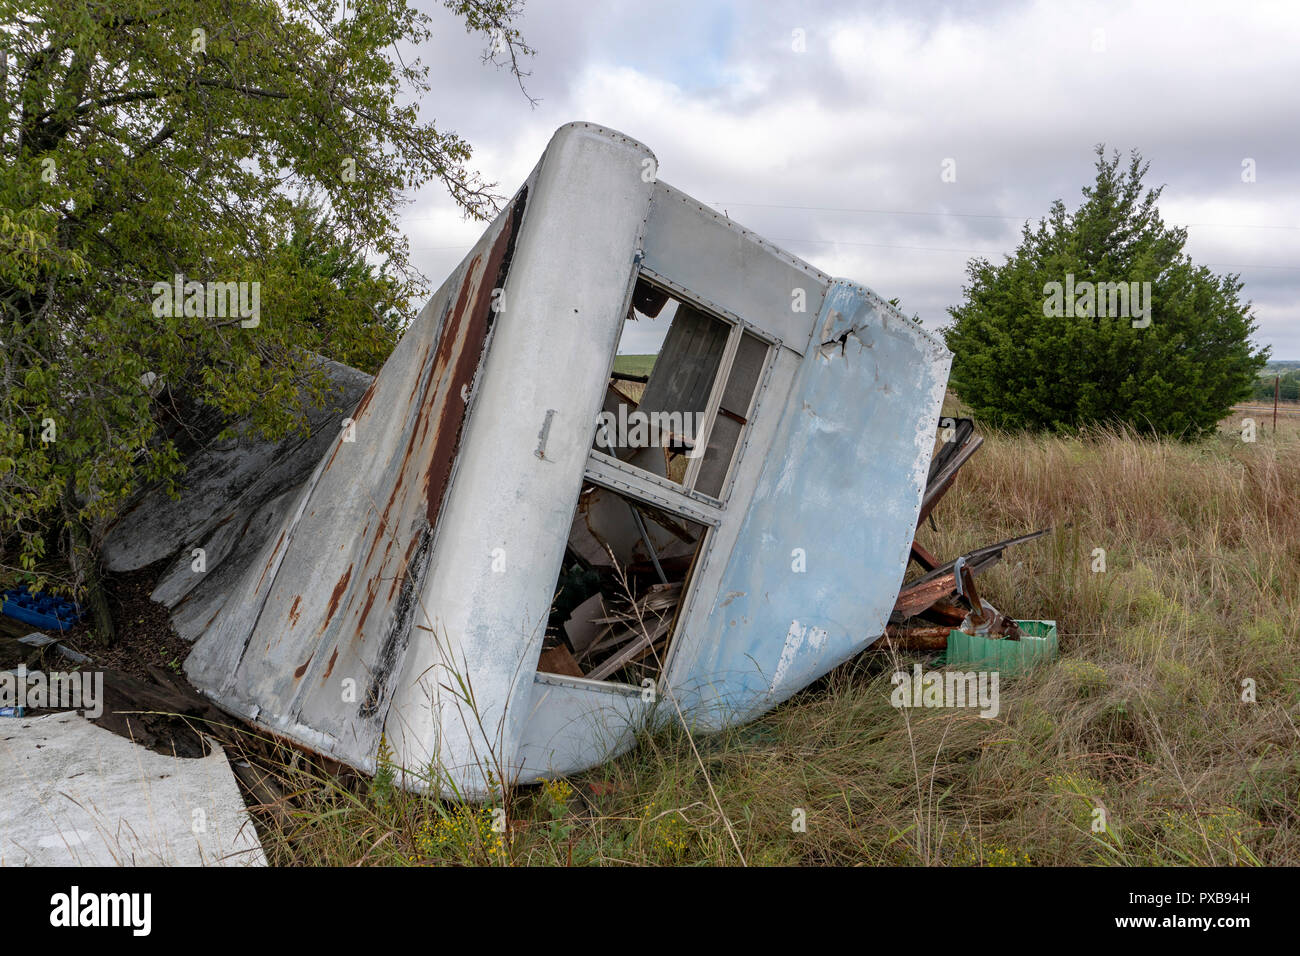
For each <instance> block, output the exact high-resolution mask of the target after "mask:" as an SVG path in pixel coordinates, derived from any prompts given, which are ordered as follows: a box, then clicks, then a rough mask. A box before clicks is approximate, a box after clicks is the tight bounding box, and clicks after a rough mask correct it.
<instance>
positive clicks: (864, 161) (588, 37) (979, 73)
mask: <svg viewBox="0 0 1300 956" xmlns="http://www.w3.org/2000/svg"><path fill="white" fill-rule="evenodd" d="M429 12H430V14H431V15H432V16H433V17H434V19H435V23H436V24H437V26H438V30H437V33H436V35H435V37H434V39H433V41H432V42H431V43H430V44H428V45H427V47H426V48H424V49H421V50H419V51H413V52H418V54H419V56H420V58H421V59H422V60H423V61H424V62H425V63H427V64H429V65H430V66H431V68H432V77H433V80H434V90H433V92H432V94H431V95H430V96H429V97H428V99H427V101H426V102H424V103H422V104H421V106H422V112H423V113H424V115H426V116H427V117H431V118H436V119H437V121H438V122H439V123H440V124H442V125H444V126H445V127H447V128H449V129H454V130H456V131H457V132H458V133H460V134H461V135H462V136H464V137H465V138H467V139H468V140H469V141H470V142H471V143H473V144H474V146H475V149H476V153H475V158H474V165H475V166H476V168H478V169H479V170H481V171H482V173H483V174H484V176H485V177H486V178H488V179H490V180H495V181H498V182H499V183H500V184H501V187H502V191H503V192H509V191H511V190H513V189H514V187H515V186H516V185H517V184H518V183H519V182H520V181H521V180H522V179H523V177H524V176H526V175H527V173H528V171H529V170H530V169H531V168H532V166H533V164H534V163H535V162H536V160H537V157H538V156H539V155H540V153H541V151H542V149H544V147H545V145H546V141H547V139H548V138H549V136H550V134H551V132H553V131H554V129H555V128H556V127H558V126H560V125H562V124H563V123H565V122H569V121H571V120H575V119H582V120H590V121H592V122H596V123H600V124H602V125H605V126H610V127H613V128H615V129H619V130H621V131H623V132H625V133H627V134H628V135H630V136H633V137H636V138H637V139H640V140H641V141H642V142H644V143H646V144H647V145H648V146H649V147H650V148H651V149H652V150H654V151H655V153H656V155H657V156H658V159H659V169H660V173H661V175H662V176H663V178H664V179H665V180H667V181H668V182H670V183H672V184H673V185H674V186H677V187H678V188H680V189H684V190H685V191H687V192H688V193H691V194H692V195H694V196H696V197H697V198H699V199H700V200H703V201H705V202H716V203H719V207H718V208H726V209H727V211H728V213H729V214H730V215H731V216H732V218H734V219H736V220H738V221H740V222H742V223H744V224H745V225H746V226H748V227H750V228H752V229H755V230H756V231H758V232H760V233H762V234H764V235H766V236H768V237H770V238H772V239H773V240H776V241H780V242H781V243H782V244H783V245H785V246H786V247H787V248H788V249H790V251H792V252H794V253H795V254H796V255H799V256H801V257H803V258H805V259H807V260H808V261H809V262H811V263H813V264H814V265H816V266H818V267H819V268H822V269H824V270H826V271H828V272H831V273H833V274H836V275H843V276H847V277H849V278H853V279H856V280H858V281H862V282H865V283H866V284H868V285H870V286H871V287H872V288H874V289H875V290H876V291H877V292H879V293H881V294H882V295H884V296H886V297H893V296H900V297H901V298H902V299H903V304H904V307H905V308H906V309H907V310H908V311H909V312H913V311H914V312H919V313H920V315H921V317H922V319H923V320H924V321H925V322H926V324H927V325H929V326H931V327H938V326H940V325H943V324H945V323H946V322H947V312H946V310H947V308H948V306H950V305H953V304H955V303H957V302H959V301H960V298H961V286H962V283H963V280H964V278H965V265H966V262H967V260H968V259H969V258H971V256H972V255H975V254H981V255H985V256H987V257H988V258H990V259H992V260H994V261H1000V260H1001V257H1002V255H1004V254H1005V253H1008V252H1010V251H1011V250H1012V249H1013V248H1014V246H1015V244H1016V242H1017V240H1018V238H1019V231H1020V221H1021V220H1020V218H1019V217H1025V216H1028V217H1032V218H1035V219H1036V218H1037V217H1039V216H1042V215H1043V214H1045V213H1046V211H1047V208H1048V205H1049V204H1050V203H1051V201H1052V200H1053V199H1057V198H1060V199H1063V200H1064V201H1065V202H1066V204H1067V205H1068V206H1073V205H1075V204H1077V203H1078V201H1079V199H1080V196H1079V190H1080V188H1081V187H1082V186H1083V185H1085V184H1086V183H1088V182H1090V181H1091V178H1092V173H1093V161H1094V157H1093V154H1092V149H1093V146H1094V144H1096V143H1098V142H1104V143H1106V144H1107V146H1108V147H1109V148H1117V149H1119V150H1121V151H1122V152H1127V151H1128V150H1129V149H1130V148H1137V149H1138V150H1140V151H1141V152H1142V153H1143V155H1144V156H1145V157H1146V159H1148V160H1149V161H1150V164H1151V169H1150V172H1149V174H1148V181H1149V183H1151V184H1152V185H1159V184H1164V185H1165V192H1164V195H1163V198H1162V201H1161V209H1162V213H1163V215H1164V217H1165V219H1166V221H1167V222H1169V223H1171V224H1176V225H1187V226H1188V229H1189V241H1188V251H1189V252H1190V253H1191V255H1192V256H1193V258H1194V259H1196V260H1197V261H1198V262H1204V263H1206V264H1208V265H1210V266H1211V267H1213V268H1214V269H1215V270H1216V271H1219V272H1225V271H1233V272H1239V273H1241V275H1242V277H1243V279H1244V280H1245V283H1246V287H1245V295H1246V296H1247V297H1248V298H1250V299H1251V300H1252V301H1253V302H1254V304H1255V310H1256V317H1257V320H1258V324H1259V334H1258V336H1257V338H1258V341H1259V342H1260V343H1261V344H1268V345H1271V346H1272V347H1273V351H1274V355H1275V357H1278V358H1300V322H1297V310H1296V306H1295V302H1296V298H1297V295H1296V293H1297V291H1298V289H1300V255H1298V254H1297V253H1300V122H1297V119H1300V111H1298V110H1297V107H1296V97H1295V90H1296V89H1297V88H1300V65H1298V64H1300V58H1297V57H1296V55H1295V52H1294V51H1295V50H1296V49H1297V48H1298V47H1300V7H1295V6H1292V5H1287V4H1265V3H1261V4H1255V5H1251V6H1246V5H1235V6H1223V5H1216V6H1201V5H1196V4H1177V5H1162V4H1149V5H1142V6H1134V5H1128V4H1119V3H1116V4H1085V3H1075V4H1056V3H1043V4H1038V3H1018V4H1007V5H1003V6H992V7H989V6H983V5H981V6H979V7H970V6H967V5H964V4H925V5H919V6H918V5H914V4H883V5H876V4H873V5H871V6H870V7H863V6H861V5H859V4H853V3H824V4H814V3H799V2H777V3H773V4H763V5H758V4H746V3H741V2H725V0H717V2H713V3H709V2H665V3H659V4H653V5H651V4H631V3H628V4H605V5H599V6H597V5H592V4H589V3H581V2H577V0H533V2H532V3H531V4H530V6H529V7H528V9H527V11H526V14H525V17H524V20H523V23H522V28H523V30H524V32H525V35H526V36H527V39H528V41H529V42H530V43H531V44H532V45H533V46H535V47H536V48H537V50H538V55H537V57H536V59H535V60H533V61H532V63H531V69H532V76H531V77H529V78H528V80H527V84H528V87H529V91H530V93H532V95H534V96H536V97H539V98H540V100H541V102H540V104H539V105H538V106H537V108H535V109H533V108H530V106H529V104H528V102H527V101H526V100H525V98H524V97H523V96H522V94H520V92H519V90H518V87H517V86H516V85H515V83H514V80H513V78H512V77H510V76H509V74H508V73H506V72H505V71H501V70H495V69H493V68H492V67H490V66H487V67H485V66H483V65H481V64H480V62H479V58H480V54H481V51H482V44H481V43H480V42H479V41H478V40H477V39H475V38H473V37H470V36H468V35H466V34H465V32H464V30H463V28H462V27H461V26H460V25H459V24H458V22H457V21H456V20H455V18H454V17H452V16H451V15H450V14H448V13H446V12H445V11H443V10H442V9H441V8H437V9H434V8H432V7H430V8H429ZM796 30H802V31H803V36H804V40H805V50H804V51H803V52H796V51H795V50H794V49H793V48H792V47H793V45H794V44H793V42H792V41H793V37H794V35H795V34H794V31H796ZM1098 31H1100V32H1098ZM1248 157H1249V158H1251V159H1253V160H1254V161H1255V164H1256V172H1257V180H1256V182H1254V183H1243V182H1242V181H1241V171H1242V166H1241V164H1242V161H1243V160H1244V159H1246V158H1248ZM945 159H953V160H955V162H956V169H957V180H956V182H942V181H941V179H940V168H941V166H940V164H941V163H942V162H943V161H944V160H945ZM407 213H408V214H407V216H406V219H405V223H406V226H407V229H408V232H409V234H410V236H411V243H412V247H413V249H414V250H415V259H416V261H417V262H418V263H419V264H420V266H421V268H422V270H423V271H424V272H425V273H426V274H427V275H428V276H429V277H430V279H432V280H434V281H435V282H436V281H439V280H440V279H441V278H442V277H443V276H444V275H445V274H446V273H447V272H448V271H450V269H451V268H452V267H453V266H454V265H455V264H456V263H457V262H458V261H459V260H460V258H461V256H462V255H463V254H464V252H465V251H466V250H467V249H468V248H469V245H470V244H471V243H472V241H473V240H474V238H475V237H476V236H477V235H478V233H479V232H480V231H481V229H480V227H479V226H477V225H475V224H473V223H466V222H464V221H463V220H461V219H460V217H459V216H458V214H457V213H456V211H455V209H454V208H453V207H452V204H451V203H450V201H449V200H447V198H446V196H445V195H443V194H441V193H440V192H439V191H438V190H437V189H435V188H433V187H429V188H427V189H425V190H423V191H422V192H421V193H420V194H419V195H418V196H417V197H416V199H415V202H414V203H413V205H412V206H411V207H410V208H409V210H408V211H407ZM1276 227H1285V228H1276Z"/></svg>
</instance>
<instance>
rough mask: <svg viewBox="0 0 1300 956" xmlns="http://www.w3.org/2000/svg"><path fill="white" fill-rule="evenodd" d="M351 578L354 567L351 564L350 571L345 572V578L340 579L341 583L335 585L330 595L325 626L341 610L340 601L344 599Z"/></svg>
mask: <svg viewBox="0 0 1300 956" xmlns="http://www.w3.org/2000/svg"><path fill="white" fill-rule="evenodd" d="M351 578H352V565H350V564H349V565H348V569H347V570H346V571H344V572H343V577H341V578H339V583H338V584H336V585H334V591H333V593H331V594H330V606H329V609H328V610H326V612H325V621H324V623H325V624H328V623H329V622H330V619H331V618H333V617H334V612H335V611H337V610H338V609H339V601H341V600H342V599H343V592H344V591H346V590H347V587H348V581H349V580H350V579H351Z"/></svg>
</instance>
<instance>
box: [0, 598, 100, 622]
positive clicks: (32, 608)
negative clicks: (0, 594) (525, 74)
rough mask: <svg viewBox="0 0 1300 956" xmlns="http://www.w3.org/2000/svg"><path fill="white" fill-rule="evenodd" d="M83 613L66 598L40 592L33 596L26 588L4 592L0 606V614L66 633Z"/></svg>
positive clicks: (78, 606)
mask: <svg viewBox="0 0 1300 956" xmlns="http://www.w3.org/2000/svg"><path fill="white" fill-rule="evenodd" d="M83 613H84V612H83V611H82V609H81V607H80V605H78V604H75V603H74V602H72V601H69V600H67V599H66V598H59V597H51V596H50V595H48V594H44V593H42V592H41V591H37V592H36V593H34V594H33V593H32V592H31V591H28V590H27V589H26V588H10V589H9V590H8V591H5V592H4V603H3V604H0V614H4V615H5V616H7V617H12V618H17V619H18V620H20V621H23V622H25V623H27V624H32V625H35V626H36V627H39V628H43V629H44V630H47V631H66V630H68V629H69V628H70V627H72V626H73V625H75V624H76V623H77V622H78V621H80V620H81V616H82V614H83Z"/></svg>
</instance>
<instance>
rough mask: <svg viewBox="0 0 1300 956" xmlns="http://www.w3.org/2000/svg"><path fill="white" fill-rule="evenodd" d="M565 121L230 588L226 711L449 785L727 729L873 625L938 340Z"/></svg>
mask: <svg viewBox="0 0 1300 956" xmlns="http://www.w3.org/2000/svg"><path fill="white" fill-rule="evenodd" d="M656 171H657V164H656V160H655V157H654V155H653V154H652V153H651V152H650V151H649V150H648V149H647V148H646V147H645V146H643V145H641V144H640V143H638V142H635V141H634V140H632V139H629V138H628V137H626V136H623V135H621V134H619V133H617V132H614V131H611V130H607V129H603V128H601V127H598V126H594V125H591V124H588V123H573V124H570V125H567V126H564V127H562V128H561V129H560V130H558V131H557V132H556V133H555V135H554V137H553V138H552V140H551V142H550V144H549V145H548V147H547V149H546V151H545V153H544V154H543V155H542V157H541V160H540V161H539V162H538V164H537V166H536V168H535V169H534V170H533V172H532V173H531V175H530V176H529V177H528V179H527V181H526V182H525V183H524V184H523V186H522V187H521V188H520V189H519V191H518V192H517V193H516V194H515V195H514V197H513V198H512V199H511V201H510V202H509V204H508V205H507V206H506V207H505V209H504V210H503V211H502V212H501V214H500V215H499V216H498V217H497V219H496V221H495V222H493V223H492V225H491V226H490V227H489V228H488V230H487V231H486V232H485V233H484V235H483V236H482V238H481V239H480V240H479V241H478V243H477V244H476V245H475V247H474V248H473V249H472V250H471V252H470V253H469V255H468V256H467V257H466V259H465V260H464V261H463V262H462V263H461V264H460V266H459V267H458V268H457V269H456V270H455V271H454V272H453V273H452V275H451V276H450V277H448V279H447V280H446V282H444V283H443V285H442V287H441V288H440V289H439V290H438V292H437V293H436V294H435V295H434V296H433V298H432V299H431V300H430V301H429V303H428V304H427V305H426V306H425V308H424V309H423V310H422V311H421V313H420V315H419V316H418V318H417V319H416V321H415V322H414V323H413V324H412V325H411V327H410V328H409V329H408V330H407V332H406V333H405V335H404V336H403V337H402V339H401V341H400V342H399V344H398V346H397V348H396V349H395V351H394V352H393V354H392V356H391V357H390V358H389V359H388V361H387V362H386V364H385V365H384V367H383V368H382V370H381V371H380V372H379V374H378V376H377V377H376V378H375V379H374V381H373V382H372V383H371V384H370V385H369V388H368V389H366V391H365V393H364V394H363V395H362V396H361V398H360V400H359V402H358V403H357V404H356V407H355V410H354V411H352V412H351V414H350V415H349V416H348V417H347V418H346V419H344V421H343V427H341V428H340V429H339V431H338V434H337V435H336V436H335V437H333V438H332V439H331V440H330V442H329V444H328V447H326V448H325V450H324V453H323V455H322V456H321V458H320V460H319V463H318V464H317V465H316V467H315V470H314V471H313V472H312V473H311V474H310V476H309V477H308V478H307V479H306V481H305V482H304V483H303V485H302V488H301V490H300V491H299V492H298V493H297V495H296V498H294V499H293V500H292V501H290V502H289V503H287V504H286V506H285V507H283V508H281V509H279V510H278V511H275V512H273V514H274V515H275V519H276V520H277V521H278V522H279V526H278V527H273V528H272V529H271V533H270V535H269V537H268V538H267V541H266V544H265V546H264V547H263V548H262V550H261V553H260V554H258V555H257V556H256V558H255V560H251V561H250V562H249V563H248V565H247V568H246V569H245V570H244V571H243V573H242V575H241V576H240V577H239V578H238V579H237V580H236V581H235V582H234V583H233V584H232V585H231V587H230V588H229V593H228V595H226V597H225V600H224V601H223V602H222V603H221V604H220V606H219V610H218V611H217V612H216V613H215V614H214V616H213V617H212V618H211V620H210V621H208V622H207V623H206V626H205V627H204V628H203V630H202V632H201V636H200V637H199V639H198V641H197V643H196V645H195V647H194V650H193V652H192V653H191V654H190V656H189V658H188V659H187V661H186V663H185V670H186V672H187V674H188V675H189V677H190V680H191V681H192V682H193V683H194V685H195V686H196V687H197V688H199V689H200V690H201V691H202V692H203V693H205V694H207V695H208V696H210V697H211V698H212V699H213V700H215V701H216V702H217V703H218V704H219V705H220V706H221V707H223V708H225V709H226V710H228V711H231V712H233V713H236V714H239V715H241V716H242V717H244V718H246V719H248V720H250V721H252V722H254V723H256V724H258V725H260V726H263V727H265V728H267V729H269V730H270V731H272V732H274V733H275V734H278V735H281V736H283V737H286V738H289V739H290V740H293V741H295V742H297V743H299V744H301V745H304V746H306V747H308V748H310V749H312V750H315V751H317V752H320V753H322V754H324V755H327V756H329V757H332V758H334V759H337V760H340V761H342V762H345V763H347V764H350V765H352V766H355V767H357V768H360V769H362V770H366V771H373V770H374V769H375V767H376V761H377V757H378V755H379V753H380V750H381V747H383V748H384V749H385V753H388V752H391V754H392V758H391V759H392V760H393V762H394V763H395V764H397V765H398V766H400V767H402V768H404V770H405V774H404V776H403V778H402V779H403V782H404V784H405V785H407V786H412V787H431V788H435V789H438V790H441V791H443V792H447V793H456V794H459V795H462V796H472V797H482V796H487V795H489V794H490V793H491V792H492V791H493V789H494V787H495V786H496V785H497V783H498V782H499V781H501V780H503V779H508V780H515V781H518V782H527V781H530V780H535V779H537V778H539V777H550V776H554V775H560V774H565V773H570V772H573V771H577V770H580V769H583V768H586V767H590V766H593V765H595V764H597V763H600V762H602V761H604V760H606V759H609V758H610V757H612V756H614V755H616V754H617V753H619V752H621V751H622V750H625V749H626V748H628V747H630V746H631V745H632V742H633V740H634V737H635V734H636V732H637V731H638V730H639V729H640V728H642V727H644V726H646V725H647V724H648V723H650V722H653V721H656V720H665V719H672V720H678V719H684V720H686V721H687V722H689V724H690V726H692V727H693V728H695V729H698V730H705V731H707V730H716V729H720V728H723V727H726V726H729V725H733V724H737V723H741V722H744V721H747V720H750V719H752V718H753V717H755V716H756V715H758V714H760V713H762V712H763V711H765V710H767V709H769V708H771V707H773V706H774V705H775V704H777V703H779V702H780V701H782V700H785V699H786V698H788V697H789V696H791V695H792V694H794V693H795V692H797V691H798V690H800V689H801V688H803V687H805V686H807V685H808V684H809V683H810V682H812V681H813V680H815V679H817V678H818V677H820V676H821V675H823V674H825V673H826V672H827V671H829V670H830V669H831V668H833V667H835V666H836V665H838V664H840V663H842V662H843V661H845V660H847V659H848V658H850V657H852V656H854V655H856V654H858V653H859V652H860V651H862V650H863V649H864V648H865V647H867V646H868V645H869V644H871V643H872V642H873V641H874V640H875V639H876V638H878V637H879V636H880V635H882V634H883V633H884V632H885V630H886V625H887V623H888V621H889V619H890V614H891V612H892V611H893V610H894V606H895V600H896V598H897V597H898V595H899V588H900V585H901V584H902V582H903V577H904V572H905V569H906V567H907V563H908V560H909V554H910V552H911V548H912V540H913V535H914V532H915V529H916V526H917V521H918V516H919V515H920V511H921V507H922V498H923V495H924V493H925V490H926V485H927V478H928V474H929V469H930V463H931V455H932V451H933V446H934V437H935V433H936V424H937V421H938V416H939V414H940V407H941V405H942V401H943V397H944V390H945V386H946V383H947V376H948V369H949V362H950V359H951V355H950V353H949V352H948V351H947V349H946V348H945V347H944V345H943V344H942V343H941V342H940V341H939V340H937V339H936V338H935V337H934V336H932V335H931V334H930V333H928V332H927V331H926V330H924V329H923V328H922V327H920V326H919V325H918V324H917V323H916V322H914V321H912V320H910V319H908V318H907V317H905V316H904V315H902V314H901V313H900V312H899V311H898V310H897V309H895V308H893V307H892V306H890V305H889V304H888V303H887V302H885V301H884V300H883V299H881V297H880V296H878V295H877V294H876V293H874V292H872V291H871V290H870V289H868V288H866V287H864V286H862V285H858V284H856V283H853V282H848V281H845V280H840V279H832V278H831V277H829V276H827V275H825V274H823V273H822V272H820V271H818V270H817V269H815V268H813V267H812V266H810V265H808V264H807V263H804V262H802V261H801V260H799V259H797V258H796V257H794V256H792V255H790V254H788V253H786V252H784V251H782V250H781V249H779V248H777V247H776V246H774V245H773V244H772V243H770V242H768V241H766V240H764V239H763V238H761V237H760V236H757V235H755V234H754V233H752V232H750V231H748V230H746V229H744V228H742V227H740V226H739V225H737V224H736V223H734V222H732V221H731V220H730V219H729V218H727V217H726V216H724V215H720V214H719V213H717V212H715V211H713V210H711V209H709V208H708V207H706V206H704V205H702V204H701V203H699V202H697V201H696V200H694V199H692V198H691V197H690V196H687V195H685V194H684V193H682V192H680V191H679V190H677V189H674V188H673V187H672V186H669V185H668V184H666V183H664V182H663V181H662V180H659V179H658V178H657V175H656Z"/></svg>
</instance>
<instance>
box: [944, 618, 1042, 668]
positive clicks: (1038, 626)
mask: <svg viewBox="0 0 1300 956" xmlns="http://www.w3.org/2000/svg"><path fill="white" fill-rule="evenodd" d="M1016 623H1017V624H1019V625H1020V630H1021V632H1022V633H1023V634H1024V637H1022V638H1021V639H1020V640H1018V641H1006V640H998V639H996V638H988V637H974V636H972V635H970V634H966V633H965V632H963V631H959V630H956V629H954V630H953V631H952V633H950V634H949V635H948V650H947V652H946V653H945V654H944V662H945V663H946V664H947V665H948V666H949V667H969V668H972V669H983V670H996V671H999V672H1000V673H1003V674H1006V675H1008V676H1011V675H1016V674H1023V673H1024V672H1025V671H1027V670H1029V669H1031V668H1033V667H1036V666H1037V665H1039V664H1042V663H1044V662H1045V661H1054V660H1056V655H1057V643H1056V622H1055V621H1017V622H1016Z"/></svg>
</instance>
